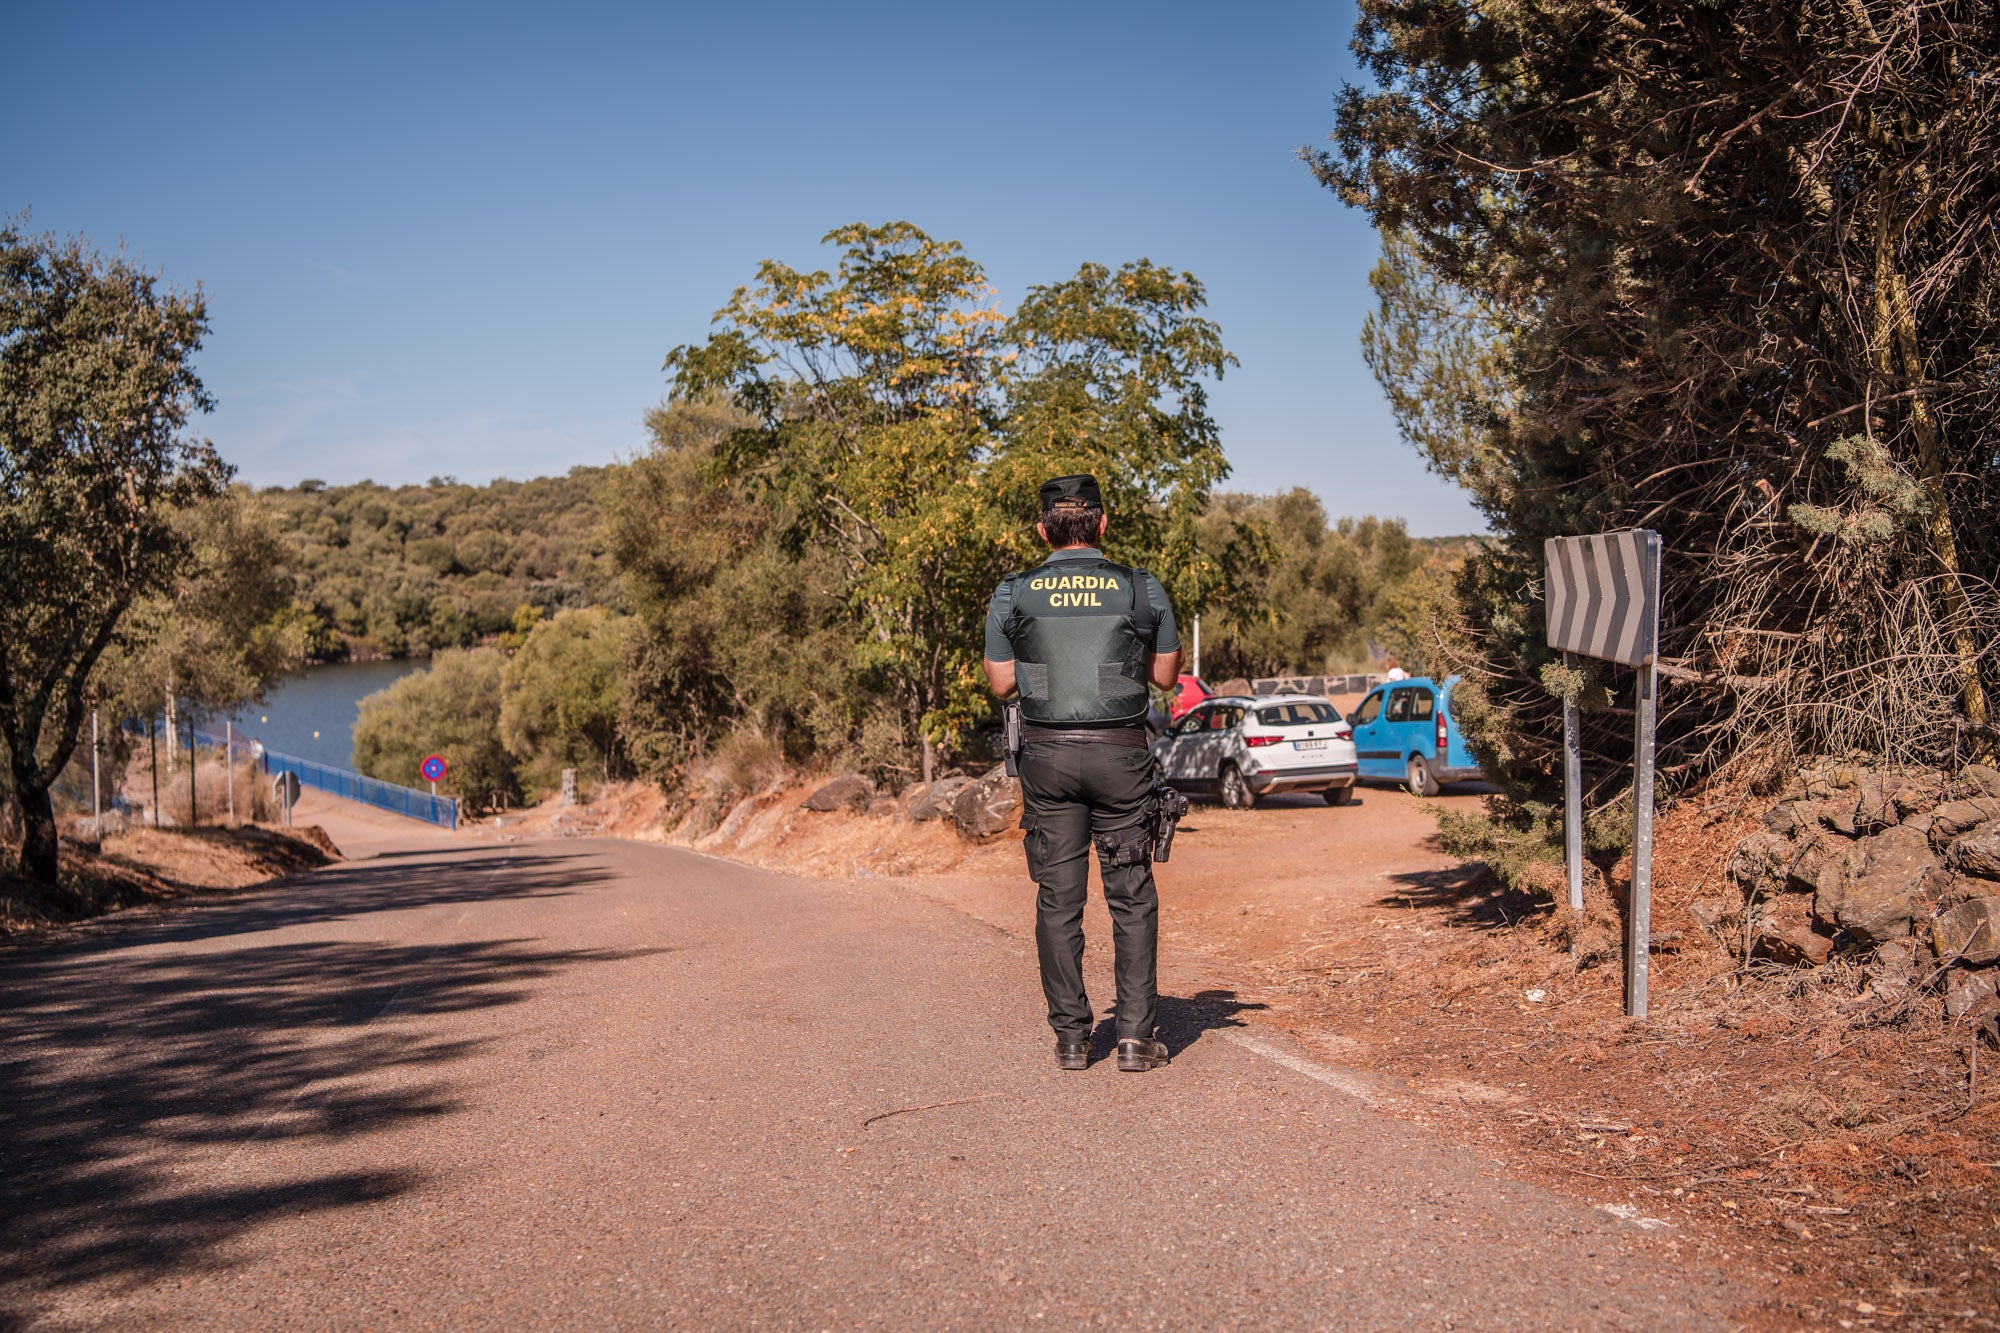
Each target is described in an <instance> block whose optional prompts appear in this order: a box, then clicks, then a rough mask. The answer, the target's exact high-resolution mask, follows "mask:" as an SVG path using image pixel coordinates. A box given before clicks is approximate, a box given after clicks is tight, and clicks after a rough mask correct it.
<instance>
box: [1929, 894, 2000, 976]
mask: <svg viewBox="0 0 2000 1333" xmlns="http://www.w3.org/2000/svg"><path fill="white" fill-rule="evenodd" d="M1931 947H1932V948H1934V949H1936V950H1937V956H1938V957H1939V958H1941V959H1943V960H1945V961H1946V962H1950V961H1952V960H1954V959H1956V960H1958V961H1959V962H1964V963H1979V964H1985V963H1992V962H2000V898H1969V899H1967V900H1966V901H1964V902H1962V903H1960V904H1959V905H1958V906H1956V907H1954V908H1952V909H1951V910H1949V911H1947V912H1945V913H1943V914H1942V915H1940V916H1939V917H1938V919H1937V920H1935V921H1933V922H1931Z"/></svg>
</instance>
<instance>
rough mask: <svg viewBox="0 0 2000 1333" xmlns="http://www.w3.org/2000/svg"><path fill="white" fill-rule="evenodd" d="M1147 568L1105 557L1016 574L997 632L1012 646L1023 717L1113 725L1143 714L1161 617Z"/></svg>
mask: <svg viewBox="0 0 2000 1333" xmlns="http://www.w3.org/2000/svg"><path fill="white" fill-rule="evenodd" d="M1145 572H1146V571H1145V570H1143V569H1129V568H1127V567H1126V566H1124V565H1119V564H1113V563H1112V562H1111V561H1109V560H1106V559H1104V558H1103V557H1101V556H1096V557H1090V558H1086V559H1081V560H1078V559H1064V560H1050V561H1047V562H1046V563H1044V564H1042V565H1040V566H1037V567H1036V568H1034V569H1031V570H1029V571H1028V572H1027V573H1025V574H1016V575H1014V576H1012V578H1010V579H1009V580H1008V582H1009V583H1011V584H1012V585H1013V602H1014V605H1013V609H1012V610H1010V611H1008V613H1007V619H1006V620H1005V621H1004V622H1002V624H1001V626H1000V632H1001V633H1003V634H1005V635H1006V636H1007V642H1008V643H1010V644H1012V645H1013V648H1014V681H1015V684H1016V685H1017V686H1018V687H1019V689H1020V691H1021V716H1022V718H1023V719H1025V720H1026V721H1028V722H1033V723H1036V724H1038V725H1040V726H1045V727H1112V726H1120V725H1123V724H1125V723H1131V722H1138V721H1141V720H1143V719H1144V718H1145V716H1146V677H1147V675H1148V674H1149V672H1150V670H1151V667H1152V660H1153V631H1154V628H1155V625H1156V617H1155V614H1154V611H1153V603H1152V599H1151V598H1149V597H1147V596H1146V595H1145V594H1144V593H1143V592H1142V591H1141V583H1140V580H1141V576H1142V575H1144V574H1145Z"/></svg>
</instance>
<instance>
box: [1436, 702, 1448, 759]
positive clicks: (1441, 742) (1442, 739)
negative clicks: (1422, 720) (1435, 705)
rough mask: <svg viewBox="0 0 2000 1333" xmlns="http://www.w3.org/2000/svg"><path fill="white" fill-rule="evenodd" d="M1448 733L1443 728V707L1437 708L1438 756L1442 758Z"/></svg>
mask: <svg viewBox="0 0 2000 1333" xmlns="http://www.w3.org/2000/svg"><path fill="white" fill-rule="evenodd" d="M1449 739H1450V734H1449V733H1448V732H1447V731H1446V730H1445V720H1444V709H1442V708H1440V709H1438V758H1440V759H1442V758H1444V751H1445V744H1446V742H1447V741H1448V740H1449Z"/></svg>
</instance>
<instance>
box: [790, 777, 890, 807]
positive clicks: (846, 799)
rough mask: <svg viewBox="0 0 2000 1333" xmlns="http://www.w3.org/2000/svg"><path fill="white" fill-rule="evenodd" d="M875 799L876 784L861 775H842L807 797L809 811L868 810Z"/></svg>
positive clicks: (805, 802) (806, 803) (806, 802)
mask: <svg viewBox="0 0 2000 1333" xmlns="http://www.w3.org/2000/svg"><path fill="white" fill-rule="evenodd" d="M874 799H875V784H874V783H872V782H870V781H869V780H868V779H867V778H864V777H862V776H861V775H860V774H859V773H842V774H841V775H840V776H839V777H837V778H834V779H833V780H832V781H831V782H827V783H825V784H823V785H822V786H821V787H820V789H819V790H818V791H816V792H814V793H813V794H812V795H810V796H808V797H806V799H805V801H804V802H803V804H804V806H805V808H806V809H808V810H866V809H867V808H868V803H869V802H870V801H872V800H874Z"/></svg>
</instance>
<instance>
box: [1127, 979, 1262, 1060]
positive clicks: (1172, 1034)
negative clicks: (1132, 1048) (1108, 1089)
mask: <svg viewBox="0 0 2000 1333" xmlns="http://www.w3.org/2000/svg"><path fill="white" fill-rule="evenodd" d="M1269 1007H1270V1006H1268V1005H1265V1004H1260V1003H1258V1002H1257V1001H1254V1000H1239V999H1238V998H1236V992H1235V991H1233V990H1204V991H1196V992H1195V993H1194V994H1193V995H1185V996H1184V995H1162V996H1160V1009H1159V1026H1158V1028H1157V1029H1156V1032H1155V1035H1157V1036H1158V1037H1159V1039H1160V1040H1161V1041H1163V1042H1165V1043H1166V1045H1167V1052H1168V1053H1169V1054H1170V1055H1179V1054H1180V1053H1181V1052H1182V1051H1184V1050H1186V1049H1187V1048H1188V1047H1190V1046H1192V1045H1194V1044H1195V1043H1196V1042H1197V1041H1199V1040H1201V1034H1202V1033H1204V1032H1214V1031H1217V1030H1218V1029H1221V1028H1240V1027H1244V1026H1247V1025H1246V1024H1245V1023H1244V1022H1243V1020H1242V1019H1240V1018H1238V1017H1237V1015H1238V1014H1240V1013H1243V1012H1245V1011H1246V1010H1258V1009H1267V1008H1269ZM1117 1049H1118V1020H1117V1017H1116V1015H1115V1014H1112V1015H1107V1016H1106V1017H1105V1018H1103V1019H1102V1020H1100V1021H1099V1022H1098V1024H1097V1030H1096V1031H1095V1032H1093V1033H1091V1036H1090V1058H1091V1060H1092V1061H1097V1060H1104V1059H1108V1058H1110V1056H1111V1054H1112V1053H1113V1052H1114V1051H1116V1050H1117Z"/></svg>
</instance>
